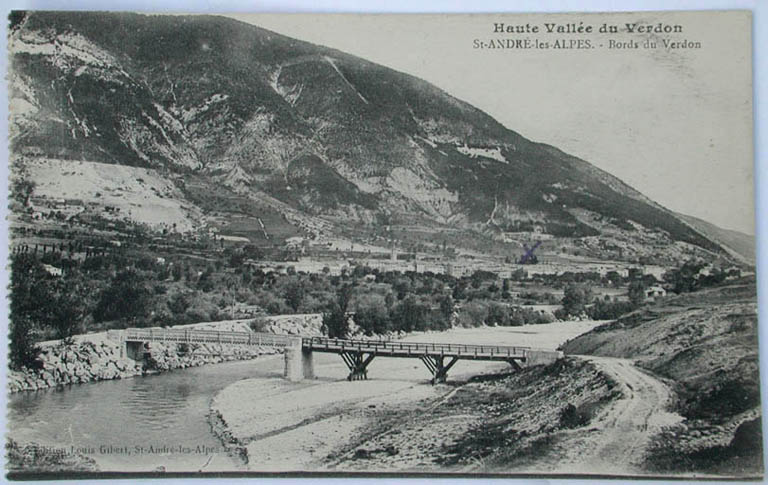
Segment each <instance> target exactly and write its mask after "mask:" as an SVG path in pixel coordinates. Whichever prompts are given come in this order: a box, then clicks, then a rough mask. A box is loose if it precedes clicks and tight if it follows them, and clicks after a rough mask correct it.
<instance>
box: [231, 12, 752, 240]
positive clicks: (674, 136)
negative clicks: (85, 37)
mask: <svg viewBox="0 0 768 485" xmlns="http://www.w3.org/2000/svg"><path fill="white" fill-rule="evenodd" d="M572 15H573V16H570V17H569V16H564V15H560V16H557V17H553V16H549V17H544V16H541V15H513V14H503V15H462V16H458V15H355V14H347V15H322V16H318V15H304V14H292V15H279V14H257V15H248V14H233V15H229V16H230V17H233V18H236V19H238V20H242V21H245V22H249V23H252V24H254V25H258V26H261V27H264V28H267V29H269V30H272V31H275V32H278V33H281V34H284V35H288V36H290V37H294V38H297V39H301V40H306V41H309V42H312V43H315V44H320V45H325V46H329V47H333V48H337V49H339V50H342V51H344V52H348V53H350V54H354V55H357V56H360V57H362V58H365V59H368V60H370V61H373V62H376V63H379V64H382V65H385V66H387V67H390V68H393V69H396V70H398V71H402V72H406V73H409V74H412V75H414V76H417V77H419V78H422V79H424V80H426V81H429V82H431V83H432V84H435V85H436V86H438V87H439V88H441V89H443V90H445V91H447V92H448V93H450V94H451V95H453V96H455V97H457V98H459V99H462V100H464V101H467V102H469V103H470V104H472V105H474V106H476V107H478V108H480V109H482V110H483V111H485V112H487V113H488V114H490V115H491V116H493V117H494V118H496V119H497V120H498V121H499V122H501V123H502V124H503V125H505V126H506V127H507V128H509V129H512V130H514V131H516V132H518V133H520V134H521V135H523V136H525V137H526V138H529V139H531V140H534V141H539V142H544V143H548V144H551V145H554V146H556V147H558V148H560V149H562V150H563V151H565V152H567V153H570V154H572V155H575V156H578V157H580V158H583V159H585V160H587V161H589V162H590V163H592V164H594V165H596V166H597V167H599V168H601V169H603V170H605V171H607V172H609V173H611V174H613V175H615V176H617V177H619V178H620V179H621V180H623V181H624V182H626V183H628V184H629V185H630V186H632V187H634V188H636V189H637V190H639V191H640V192H642V193H644V194H645V195H647V196H648V197H650V198H651V199H653V200H655V201H657V202H659V203H660V204H662V205H664V206H665V207H667V208H669V209H672V210H674V211H678V212H681V213H684V214H689V215H693V216H696V217H700V218H702V219H705V220H707V221H710V222H713V223H715V224H717V225H718V226H721V227H724V228H727V229H735V230H739V231H742V232H745V233H748V234H754V232H755V231H754V197H753V151H752V146H753V144H752V100H751V95H752V85H751V78H752V71H751V63H750V59H751V52H750V45H751V39H750V21H751V19H750V17H749V15H748V13H745V12H719V13H713V12H677V13H672V12H667V13H664V14H658V13H640V14H627V13H619V14H610V16H606V15H604V14H601V15H602V16H596V15H594V14H572ZM632 15H635V16H632ZM573 21H576V22H579V21H581V22H584V25H592V26H593V27H594V28H595V29H597V28H598V27H599V26H600V25H602V24H603V23H609V24H616V25H619V26H623V25H624V24H625V23H627V22H630V23H633V22H647V23H648V24H650V25H655V24H657V23H658V22H660V21H663V22H666V23H670V24H676V25H681V26H682V28H683V32H682V33H677V34H656V35H650V36H642V35H640V36H638V35H630V34H618V35H601V34H588V35H585V36H583V37H580V36H578V35H567V34H563V35H558V34H546V33H543V32H542V31H543V30H544V28H543V23H545V22H547V23H550V22H561V23H568V22H573ZM498 22H503V23H505V24H506V25H510V24H514V25H521V24H523V25H524V24H530V25H539V26H540V32H539V33H537V34H523V35H521V34H517V35H515V34H494V32H493V28H494V27H493V25H494V23H498ZM499 38H514V39H520V38H529V39H531V40H534V41H535V40H539V41H550V42H551V41H554V40H555V39H566V40H570V39H576V38H585V39H590V41H591V42H592V43H593V44H594V45H595V47H594V48H593V49H583V50H575V49H574V50H552V49H550V50H545V51H540V50H536V49H509V50H497V49H475V48H473V42H474V40H475V39H478V40H480V41H487V40H490V39H499ZM663 38H666V39H669V40H675V41H680V40H683V39H688V40H690V41H695V42H700V43H701V48H699V49H686V50H683V49H677V50H668V49H666V48H664V47H663V45H662V39H663ZM610 39H613V40H617V41H629V40H638V41H639V42H641V43H642V42H643V41H644V40H646V39H650V40H655V41H656V44H657V48H655V49H642V48H635V49H609V48H608V40H610Z"/></svg>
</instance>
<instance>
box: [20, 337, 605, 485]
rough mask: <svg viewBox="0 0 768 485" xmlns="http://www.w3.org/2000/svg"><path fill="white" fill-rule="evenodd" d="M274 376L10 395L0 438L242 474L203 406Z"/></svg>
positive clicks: (258, 370) (231, 374) (250, 371)
mask: <svg viewBox="0 0 768 485" xmlns="http://www.w3.org/2000/svg"><path fill="white" fill-rule="evenodd" d="M596 324H597V322H578V323H577V322H569V323H556V324H548V325H531V326H525V327H507V328H501V327H499V328H481V329H454V330H451V331H447V332H440V333H430V334H423V335H415V336H410V337H408V338H407V339H405V340H410V341H421V342H444V343H458V342H465V343H476V344H497V345H498V344H502V345H503V344H507V345H522V346H531V347H538V348H549V349H554V348H556V347H557V346H558V345H559V344H560V343H562V342H563V341H564V340H567V339H568V338H572V337H574V336H576V335H579V334H581V333H583V332H585V331H587V330H589V329H591V328H592V327H594V326H595V325H596ZM494 365H495V367H499V366H500V365H501V366H502V367H503V365H502V364H499V363H495V364H494ZM484 366H485V367H487V366H488V364H487V363H480V362H469V361H466V362H463V363H462V364H461V365H457V366H456V368H455V370H454V372H453V373H452V376H453V377H455V378H460V377H466V376H468V375H471V374H474V373H476V372H482V370H483V367H484ZM315 367H316V372H317V374H318V378H319V379H320V381H325V382H327V383H329V385H330V384H332V383H333V382H338V381H339V380H342V381H343V380H344V376H345V375H346V372H347V371H346V368H345V367H344V365H343V363H342V361H341V359H340V358H339V357H338V356H336V355H331V354H319V355H317V357H316V358H315ZM282 372H283V358H282V356H281V355H273V356H263V357H259V358H257V359H254V360H250V361H240V362H228V363H222V364H216V365H207V366H202V367H196V368H191V369H183V370H175V371H172V372H167V373H164V374H159V375H154V376H148V377H136V378H131V379H123V380H114V381H103V382H97V383H89V384H81V385H73V386H67V387H64V388H60V389H48V390H43V391H36V392H27V393H17V394H13V395H11V396H10V398H9V401H8V420H7V426H8V430H9V433H8V436H10V437H12V438H13V439H15V440H16V441H17V442H19V443H20V444H27V443H30V442H34V443H38V444H40V445H43V446H46V447H48V446H49V447H53V448H56V449H64V450H66V451H71V450H72V448H74V449H75V450H76V451H78V452H80V453H81V454H84V455H86V456H89V457H90V458H93V459H94V460H95V461H96V463H97V464H98V466H99V469H100V470H101V471H153V470H156V469H158V468H159V467H163V469H164V470H165V471H168V472H173V471H187V472H190V471H192V472H193V471H198V470H204V471H206V472H212V471H237V470H243V469H244V468H243V464H242V463H240V461H239V460H237V459H235V458H232V457H230V456H228V455H227V453H226V452H225V450H224V448H223V446H222V444H221V442H220V441H219V440H218V439H217V438H216V437H215V436H214V435H213V434H212V432H211V429H210V426H209V424H208V419H207V414H208V412H209V409H210V403H211V400H212V398H213V397H214V396H215V395H216V394H217V393H218V392H219V391H220V390H222V389H224V388H225V387H227V386H229V385H231V384H233V383H234V382H236V381H239V380H242V379H248V378H256V377H259V378H269V379H270V380H271V379H280V378H281V377H282ZM388 375H392V376H394V375H396V376H398V379H401V380H407V381H409V382H414V383H423V384H424V385H428V384H427V382H428V378H429V374H428V373H427V372H426V370H425V369H423V368H422V365H421V363H420V362H418V361H414V360H413V359H382V362H380V363H377V364H376V367H375V368H374V367H372V368H371V378H372V379H376V378H386V376H388ZM273 382H274V381H273ZM316 383H318V382H316ZM318 384H322V382H319V383H318ZM350 384H351V385H353V384H354V383H350ZM298 386H299V387H303V386H302V384H298ZM295 387H296V385H292V386H291V388H295Z"/></svg>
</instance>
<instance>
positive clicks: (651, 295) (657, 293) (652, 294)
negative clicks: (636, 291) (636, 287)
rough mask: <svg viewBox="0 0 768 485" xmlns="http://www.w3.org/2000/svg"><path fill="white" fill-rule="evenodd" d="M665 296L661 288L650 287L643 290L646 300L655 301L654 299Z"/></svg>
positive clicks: (665, 291) (665, 292)
mask: <svg viewBox="0 0 768 485" xmlns="http://www.w3.org/2000/svg"><path fill="white" fill-rule="evenodd" d="M665 296H667V290H665V289H664V288H662V287H661V286H651V287H649V288H647V289H646V290H645V299H646V300H655V299H656V298H662V297H665Z"/></svg>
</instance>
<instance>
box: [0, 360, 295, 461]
mask: <svg viewBox="0 0 768 485" xmlns="http://www.w3.org/2000/svg"><path fill="white" fill-rule="evenodd" d="M282 370H283V361H282V356H280V355H277V356H264V357H260V358H257V359H255V360H249V361H239V362H227V363H222V364H216V365H207V366H202V367H195V368H190V369H182V370H176V371H173V372H168V373H164V374H159V375H154V376H147V377H136V378H131V379H122V380H113V381H102V382H97V383H89V384H80V385H73V386H66V387H64V388H61V389H47V390H42V391H36V392H27V393H17V394H13V395H11V397H10V399H9V402H8V421H7V424H8V429H9V433H8V435H9V436H10V437H12V438H14V439H15V440H16V441H18V442H19V443H21V444H26V443H29V442H35V443H38V444H40V445H43V446H46V447H47V446H51V447H55V448H56V449H61V448H64V449H65V450H66V451H70V450H71V449H72V447H75V448H76V449H77V450H78V451H80V452H81V453H82V454H84V455H86V456H89V457H90V458H93V459H94V460H96V463H97V464H98V466H99V469H100V470H101V471H152V470H155V469H157V468H158V467H165V470H166V471H169V472H170V471H197V470H201V469H202V470H205V471H222V470H231V471H236V470H238V469H240V467H241V465H240V463H239V461H238V460H235V459H233V458H231V457H229V456H228V455H227V454H226V452H225V451H224V449H223V447H222V445H221V442H219V440H218V439H217V438H216V437H215V436H214V435H213V434H212V433H211V430H210V426H209V424H208V420H207V417H206V416H207V414H208V410H209V404H210V401H211V398H212V397H213V396H214V395H215V394H216V393H217V392H218V391H219V390H221V389H223V388H224V387H226V386H228V385H230V384H232V383H233V382H235V381H238V380H241V379H246V378H249V377H274V378H278V377H280V376H282Z"/></svg>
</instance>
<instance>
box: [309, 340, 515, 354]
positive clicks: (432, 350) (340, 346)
mask: <svg viewBox="0 0 768 485" xmlns="http://www.w3.org/2000/svg"><path fill="white" fill-rule="evenodd" d="M302 344H303V345H304V346H305V347H309V348H312V349H316V350H319V349H327V350H351V351H355V350H356V351H364V352H371V351H373V352H376V351H383V353H393V352H394V353H403V352H405V353H409V354H414V355H419V354H443V355H463V356H493V357H496V356H498V357H524V356H525V355H526V351H527V350H529V349H530V347H517V346H515V347H512V346H502V345H467V344H440V343H418V342H394V341H385V340H346V339H335V338H327V337H305V338H304V339H302Z"/></svg>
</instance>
